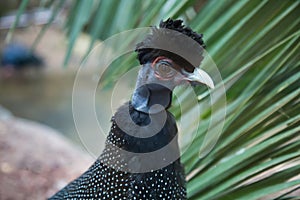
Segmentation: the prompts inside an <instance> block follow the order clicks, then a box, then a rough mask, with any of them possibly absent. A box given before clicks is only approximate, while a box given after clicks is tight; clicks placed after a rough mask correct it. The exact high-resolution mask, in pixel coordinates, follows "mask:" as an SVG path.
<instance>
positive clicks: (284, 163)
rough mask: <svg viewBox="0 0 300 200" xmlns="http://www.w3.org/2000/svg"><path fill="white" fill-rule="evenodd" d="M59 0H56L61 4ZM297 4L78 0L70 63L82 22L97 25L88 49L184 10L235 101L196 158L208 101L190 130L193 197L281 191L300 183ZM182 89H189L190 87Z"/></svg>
mask: <svg viewBox="0 0 300 200" xmlns="http://www.w3.org/2000/svg"><path fill="white" fill-rule="evenodd" d="M24 1H25V0H24ZM63 2H65V1H64V0H61V3H63ZM61 6H62V4H59V3H55V5H54V9H55V7H56V8H60V7H61ZM299 10H300V2H299V1H296V0H286V1H277V0H263V1H261V0H251V1H250V0H240V1H234V0H226V1H218V0H210V1H195V0H169V1H166V0H153V1H139V0H131V1H130V0H122V1H117V0H102V1H97V0H95V1H93V0H85V1H71V9H70V10H69V13H68V20H67V22H66V33H67V35H68V37H69V48H68V50H67V53H66V59H65V64H67V63H68V60H69V58H70V55H71V53H72V49H73V47H74V44H75V42H76V39H77V38H78V36H79V34H80V33H81V32H82V31H84V32H86V33H88V34H90V36H91V43H90V49H91V48H92V47H93V45H94V43H95V41H96V40H105V39H106V38H108V37H110V36H111V35H113V34H115V33H118V32H120V31H123V30H127V29H132V28H136V27H145V26H150V25H157V24H158V22H159V21H160V20H161V19H167V18H169V17H171V18H182V19H184V20H185V21H186V23H187V24H189V25H190V26H191V27H192V28H193V29H195V30H196V31H198V32H201V33H203V34H204V39H205V41H206V44H207V51H208V53H209V55H210V56H211V57H212V58H213V60H214V62H215V63H216V65H217V67H218V69H219V71H220V73H221V75H222V78H223V80H224V85H225V88H226V95H227V102H228V104H227V108H226V109H227V116H226V120H225V125H224V129H223V132H222V135H221V138H220V139H219V140H218V143H217V145H216V146H215V147H214V148H213V150H212V151H211V152H210V153H209V154H207V155H206V156H205V157H201V158H199V148H200V146H201V144H202V142H203V140H204V137H205V134H206V129H207V127H208V125H209V123H210V120H209V119H210V118H209V116H210V115H217V114H218V112H216V113H211V112H210V108H205V107H204V108H205V109H206V110H202V112H203V113H204V114H203V115H201V116H199V118H201V120H202V124H201V127H202V128H199V129H198V130H184V131H185V133H184V134H191V132H193V131H197V137H196V138H195V139H194V141H193V143H192V145H191V146H190V147H189V148H188V150H187V151H185V153H184V154H183V156H182V161H183V162H184V164H185V167H186V173H187V177H188V181H189V182H188V196H189V199H195V200H196V199H197V200H199V199H201V200H204V199H208V200H211V199H247V200H249V199H259V198H266V199H270V198H272V199H275V198H277V199H281V198H283V197H285V196H289V193H290V191H293V190H295V188H298V189H299V187H300V177H299V174H300V135H299V133H300V126H299V125H300V103H299V99H300V98H299V96H300V95H299V94H300V87H299V86H300V80H299V79H300V67H299V65H300V62H299V58H300V47H299V45H300V39H299V36H300V17H299ZM90 49H89V50H90ZM133 61H134V56H132V57H130V58H129V59H126V60H124V61H122V62H121V63H118V65H120V64H122V66H123V67H122V70H118V71H117V70H113V68H112V70H110V71H109V72H108V74H107V75H108V77H109V80H108V81H109V82H114V81H115V80H117V78H118V76H119V75H121V74H122V73H123V72H125V71H127V70H128V69H129V68H130V67H131V66H132V65H131V64H130V63H132V62H133ZM208 69H209V67H208ZM218 87H220V85H217V87H216V88H218ZM196 92H198V95H199V96H200V95H201V101H200V102H199V103H200V104H203V102H205V101H208V100H209V93H208V92H204V91H203V90H199V89H198V90H197V89H196ZM203 92H204V93H203ZM181 95H182V96H183V97H185V98H186V99H188V98H189V95H188V94H187V91H181ZM214 103H215V104H217V103H218V101H217V102H214ZM191 109H193V107H186V108H185V109H184V110H183V112H182V113H181V112H180V111H179V108H178V107H176V105H175V107H174V108H173V110H172V111H173V112H174V114H175V115H176V117H177V118H178V119H179V118H180V117H183V116H184V115H186V114H187V115H188V111H189V110H191ZM192 120H195V121H197V120H199V119H192ZM215 125H217V124H215ZM269 195H271V196H269Z"/></svg>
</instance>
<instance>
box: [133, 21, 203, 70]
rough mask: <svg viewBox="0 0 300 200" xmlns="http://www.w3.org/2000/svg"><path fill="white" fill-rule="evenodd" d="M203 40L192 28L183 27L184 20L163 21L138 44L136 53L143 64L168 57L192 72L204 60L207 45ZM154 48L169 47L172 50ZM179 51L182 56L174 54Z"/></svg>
mask: <svg viewBox="0 0 300 200" xmlns="http://www.w3.org/2000/svg"><path fill="white" fill-rule="evenodd" d="M183 35H184V36H185V37H183ZM186 36H187V37H189V38H191V39H193V41H194V42H190V41H188V40H187V39H186ZM202 38H203V35H202V34H198V33H196V32H194V31H193V30H192V29H191V28H190V27H187V26H185V25H183V21H182V20H172V19H167V20H166V21H161V22H160V24H159V27H158V28H157V27H152V33H151V34H149V35H147V36H146V38H145V39H144V40H143V41H142V42H140V43H138V44H137V46H136V50H135V51H136V52H137V53H138V59H139V61H140V63H141V64H145V63H149V62H152V61H153V60H154V59H155V58H156V57H158V56H166V57H169V58H171V59H173V60H174V61H175V62H176V63H177V64H179V65H180V66H182V67H183V68H184V69H185V70H187V71H189V72H192V71H194V68H195V67H197V66H199V65H200V63H201V61H202V60H203V55H202V53H203V49H204V48H205V44H204V41H203V39H202ZM153 47H169V48H171V50H168V51H167V50H163V49H161V48H153ZM173 50H174V51H173ZM179 51H180V52H181V56H179V55H178V54H177V53H174V52H179ZM182 55H184V56H182Z"/></svg>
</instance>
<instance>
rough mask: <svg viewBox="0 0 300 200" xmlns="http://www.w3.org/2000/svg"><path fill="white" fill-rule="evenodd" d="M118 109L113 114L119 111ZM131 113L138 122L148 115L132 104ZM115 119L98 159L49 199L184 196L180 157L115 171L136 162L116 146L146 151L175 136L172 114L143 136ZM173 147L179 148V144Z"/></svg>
mask: <svg viewBox="0 0 300 200" xmlns="http://www.w3.org/2000/svg"><path fill="white" fill-rule="evenodd" d="M126 108H128V106H127V105H125V106H122V107H121V108H120V109H119V111H118V112H119V113H120V112H123V111H122V109H126ZM118 112H117V113H116V115H115V116H117V115H118V114H119V113H118ZM130 115H131V117H132V119H133V121H135V122H136V123H138V124H147V123H149V120H150V118H149V115H147V114H144V113H142V112H140V111H137V110H135V109H134V108H133V107H132V106H130ZM114 118H115V117H113V119H112V129H111V131H110V133H109V136H108V138H107V141H106V147H105V149H104V151H103V153H102V154H101V156H100V157H99V159H98V160H97V161H96V162H95V163H94V164H93V165H92V166H91V167H90V168H89V170H87V172H86V173H84V174H83V175H82V176H80V177H79V178H78V179H76V180H75V181H73V182H72V183H70V184H69V185H68V186H67V187H66V188H64V189H63V190H62V191H60V192H59V193H58V194H56V195H55V196H54V197H52V198H51V199H72V198H82V199H92V198H94V199H174V200H175V199H176V200H177V199H186V190H185V176H184V170H183V167H182V165H181V163H180V159H177V160H176V161H174V162H173V163H171V164H169V165H167V166H166V167H164V168H162V169H158V170H153V171H150V172H146V173H131V172H129V171H124V170H118V168H119V167H120V166H122V165H123V166H124V167H126V166H127V165H128V163H130V162H135V161H133V160H134V159H135V157H134V155H133V156H132V157H128V156H126V157H125V156H122V153H120V151H119V148H124V150H127V151H133V152H136V153H140V152H146V151H148V150H155V149H159V148H160V147H161V146H164V145H166V144H167V143H169V141H170V140H172V139H173V138H174V137H176V134H177V128H176V123H175V120H174V118H173V116H172V115H171V114H170V113H168V117H167V121H166V124H168V125H166V126H165V127H164V128H163V129H162V131H161V132H160V133H158V134H157V135H155V136H152V137H150V138H145V139H144V138H136V137H133V136H130V135H128V134H126V133H125V132H123V131H122V130H121V129H120V128H119V127H118V125H117V123H116V121H115V119H114ZM170 127H171V128H170ZM167 129H168V130H167ZM170 129H171V130H170ZM171 131H172V132H171ZM158 138H160V140H158ZM161 138H164V139H161ZM158 143H160V144H158ZM174 149H175V150H176V149H177V150H178V147H177V148H176V147H174ZM150 162H151V161H150ZM108 165H109V166H108ZM111 165H114V166H113V167H111Z"/></svg>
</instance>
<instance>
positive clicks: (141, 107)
mask: <svg viewBox="0 0 300 200" xmlns="http://www.w3.org/2000/svg"><path fill="white" fill-rule="evenodd" d="M174 33H175V34H174ZM183 36H185V37H188V38H189V39H192V40H193V42H194V43H193V42H192V43H193V44H192V45H189V44H188V42H186V40H185V39H186V38H185V39H183V40H182V39H180V38H182V37H183ZM166 38H168V40H167V41H166V40H165V39H166ZM161 42H163V44H162V45H167V48H170V45H171V46H172V48H173V45H175V46H174V49H176V48H177V49H179V50H184V51H187V52H185V53H183V54H185V55H187V56H188V57H189V59H184V58H183V56H179V55H177V54H176V53H173V52H171V51H168V50H165V49H161V48H158V47H157V48H155V46H161ZM171 43H172V44H171ZM195 45H196V46H195ZM176 46H177V47H176ZM204 47H205V45H204V42H203V40H202V34H197V33H196V32H194V31H192V30H191V29H190V28H189V27H186V26H184V25H183V24H182V20H172V19H168V20H166V21H164V22H163V21H162V22H161V23H160V25H159V27H158V28H157V27H152V32H151V33H150V34H148V35H147V36H146V37H145V39H144V40H143V41H142V42H140V43H138V44H137V46H136V52H137V53H138V59H139V61H140V64H141V65H143V66H142V67H141V69H140V71H139V74H138V79H137V83H136V88H135V91H134V93H133V95H132V99H131V101H129V102H128V103H126V104H125V105H123V106H121V107H120V108H119V109H118V111H117V112H116V113H115V115H114V116H113V117H112V127H111V130H110V132H109V135H108V137H107V140H106V143H105V149H104V151H103V153H102V154H101V155H100V157H99V158H98V159H97V161H96V162H95V163H94V164H93V165H92V166H91V167H90V168H89V169H88V170H87V171H86V172H85V173H84V174H83V175H81V176H80V177H79V178H77V179H76V180H74V181H72V182H71V183H69V184H68V185H67V186H66V187H64V188H63V189H62V190H60V191H59V192H58V193H56V194H55V195H54V196H52V197H51V198H50V199H52V200H53V199H176V200H178V199H186V198H187V197H186V186H185V185H186V183H185V174H184V169H183V166H182V164H181V162H180V152H179V146H178V141H177V126H176V121H175V119H174V117H173V115H172V114H171V113H170V112H168V111H167V109H168V108H169V107H170V105H171V100H172V90H173V89H174V88H175V87H176V86H177V85H181V84H187V83H193V84H196V83H203V84H205V85H207V86H209V87H213V83H212V80H211V79H210V78H209V76H208V75H207V74H206V73H205V72H204V71H202V70H201V69H199V68H196V67H197V66H199V65H200V63H201V61H202V59H203V55H202V53H203V48H204ZM191 63H193V64H191ZM132 122H133V123H132ZM162 149H163V150H162ZM153 152H159V153H156V154H152V153H153Z"/></svg>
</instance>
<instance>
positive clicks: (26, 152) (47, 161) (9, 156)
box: [0, 107, 93, 200]
mask: <svg viewBox="0 0 300 200" xmlns="http://www.w3.org/2000/svg"><path fill="white" fill-rule="evenodd" d="M92 160H93V159H92V157H91V156H89V155H87V154H86V153H84V152H82V151H80V150H79V149H78V147H76V146H75V145H73V144H71V143H70V142H69V141H68V140H67V139H66V138H64V137H63V136H62V135H61V134H60V133H58V132H57V131H55V130H53V129H51V128H49V127H47V126H45V125H41V124H39V123H37V122H33V121H29V120H25V119H19V118H16V117H13V116H12V115H11V114H10V113H9V111H6V110H5V109H4V108H1V107H0V199H1V200H8V199H30V200H32V199H46V198H47V197H49V196H51V195H52V194H54V193H55V192H56V191H58V190H59V189H61V188H62V187H64V186H65V185H66V184H67V183H68V182H69V181H71V180H73V179H75V178H76V177H77V176H79V175H80V174H82V173H83V172H84V171H85V170H86V169H87V168H88V167H89V166H90V165H91V164H92V162H93V161H92Z"/></svg>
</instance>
